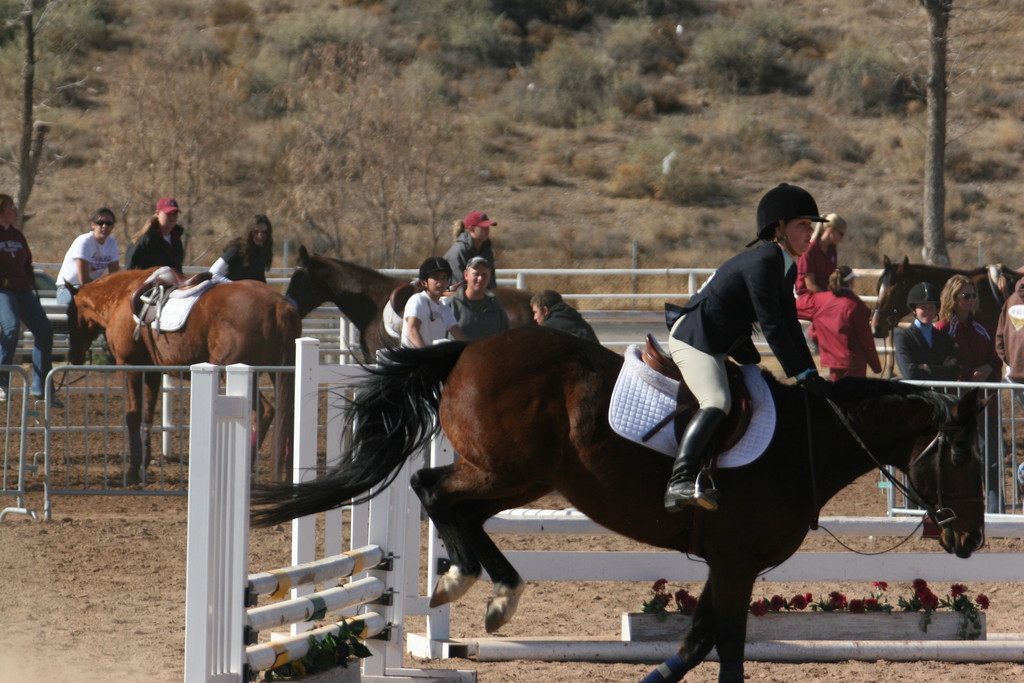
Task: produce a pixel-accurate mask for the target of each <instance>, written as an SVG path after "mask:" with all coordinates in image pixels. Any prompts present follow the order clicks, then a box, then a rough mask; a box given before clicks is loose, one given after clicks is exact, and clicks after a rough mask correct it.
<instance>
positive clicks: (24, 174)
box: [18, 0, 50, 225]
mask: <svg viewBox="0 0 1024 683" xmlns="http://www.w3.org/2000/svg"><path fill="white" fill-rule="evenodd" d="M21 22H22V27H23V29H24V31H25V63H24V67H23V68H22V72H21V90H22V98H21V100H22V101H21V149H20V154H19V157H18V207H19V208H20V211H19V214H18V221H19V225H20V223H21V221H23V220H24V216H25V211H26V207H28V199H29V197H30V196H31V195H32V188H33V186H35V183H36V174H37V173H38V172H39V159H40V157H41V156H42V153H43V140H44V139H45V138H46V133H47V132H48V131H49V130H50V126H49V124H47V123H43V122H42V121H33V110H34V108H35V99H34V89H35V80H36V34H35V26H34V25H33V12H32V2H31V0H25V9H24V10H23V11H22V13H21Z"/></svg>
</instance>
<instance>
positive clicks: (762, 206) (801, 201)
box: [755, 183, 827, 242]
mask: <svg viewBox="0 0 1024 683" xmlns="http://www.w3.org/2000/svg"><path fill="white" fill-rule="evenodd" d="M794 218H809V219H810V220H811V221H813V222H815V223H826V222H827V221H826V220H825V219H824V218H822V217H821V216H819V215H818V205H817V203H815V201H814V197H812V196H811V193H810V192H808V191H807V190H805V189H804V188H802V187H797V186H796V185H790V184H788V183H780V184H779V186H778V187H773V188H772V189H770V190H768V192H766V193H765V195H764V196H763V197H761V201H760V202H759V203H758V205H757V238H758V239H761V240H764V241H765V242H768V241H770V240H771V239H772V238H773V237H774V236H775V227H776V226H777V225H778V224H779V221H791V220H793V219H794ZM755 241H756V240H755Z"/></svg>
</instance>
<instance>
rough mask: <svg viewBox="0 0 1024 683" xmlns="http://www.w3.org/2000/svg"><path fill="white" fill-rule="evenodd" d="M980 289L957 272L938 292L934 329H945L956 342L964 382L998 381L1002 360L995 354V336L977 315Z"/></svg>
mask: <svg viewBox="0 0 1024 683" xmlns="http://www.w3.org/2000/svg"><path fill="white" fill-rule="evenodd" d="M977 312H978V292H977V290H976V289H975V288H974V283H973V282H972V281H971V279H970V278H969V277H967V276H966V275H954V276H953V277H951V278H949V280H947V281H946V285H945V287H943V288H942V293H941V294H940V295H939V319H938V321H936V323H935V329H937V330H942V331H943V332H945V333H946V334H948V335H949V336H950V337H952V338H953V342H954V343H955V344H956V356H957V360H959V361H960V376H959V377H958V378H957V379H958V380H959V381H961V382H998V381H999V369H1000V367H1001V363H1000V362H999V357H998V356H996V346H995V337H994V336H993V334H992V332H991V331H990V330H989V329H988V328H986V327H985V326H984V325H982V324H981V323H980V322H978V320H977V319H976V318H975V315H976V314H977Z"/></svg>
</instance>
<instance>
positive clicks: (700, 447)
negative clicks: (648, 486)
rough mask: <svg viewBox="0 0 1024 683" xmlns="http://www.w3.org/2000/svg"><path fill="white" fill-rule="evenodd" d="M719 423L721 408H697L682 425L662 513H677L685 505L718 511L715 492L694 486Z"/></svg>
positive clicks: (720, 420) (723, 414) (721, 416)
mask: <svg viewBox="0 0 1024 683" xmlns="http://www.w3.org/2000/svg"><path fill="white" fill-rule="evenodd" d="M723 420H725V411H723V410H722V409H721V408H701V409H700V410H698V411H697V413H696V414H695V415H694V416H693V418H692V419H691V420H690V424H688V425H686V431H684V432H683V438H682V439H680V441H679V453H678V454H677V455H676V462H675V464H674V465H673V466H672V475H671V476H670V477H669V479H668V490H666V491H665V509H666V510H669V511H670V512H671V511H676V510H681V509H682V508H683V507H684V506H686V505H699V506H701V507H703V508H705V509H707V510H716V509H718V491H716V490H715V489H704V490H701V489H700V487H698V486H697V475H698V474H699V473H700V470H701V467H702V466H703V465H704V461H705V459H706V458H707V455H708V450H709V448H710V446H711V439H712V437H713V436H714V435H715V431H716V430H717V429H718V426H719V425H720V424H722V421H723Z"/></svg>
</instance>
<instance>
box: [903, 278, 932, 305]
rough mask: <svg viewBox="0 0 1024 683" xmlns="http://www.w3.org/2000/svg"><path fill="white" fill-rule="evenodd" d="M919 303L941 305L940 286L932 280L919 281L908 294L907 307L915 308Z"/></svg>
mask: <svg viewBox="0 0 1024 683" xmlns="http://www.w3.org/2000/svg"><path fill="white" fill-rule="evenodd" d="M917 304H935V305H936V306H938V305H939V288H938V287H936V286H935V285H933V284H932V283H930V282H918V283H917V284H916V285H914V286H913V287H911V288H910V293H908V294H907V308H909V309H910V310H914V306H916V305H917Z"/></svg>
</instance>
